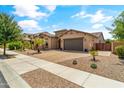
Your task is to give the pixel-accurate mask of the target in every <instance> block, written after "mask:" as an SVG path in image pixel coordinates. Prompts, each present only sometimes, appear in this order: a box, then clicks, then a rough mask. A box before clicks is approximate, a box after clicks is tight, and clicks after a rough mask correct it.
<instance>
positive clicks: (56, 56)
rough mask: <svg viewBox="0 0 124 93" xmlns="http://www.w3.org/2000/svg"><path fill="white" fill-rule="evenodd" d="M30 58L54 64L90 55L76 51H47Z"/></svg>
mask: <svg viewBox="0 0 124 93" xmlns="http://www.w3.org/2000/svg"><path fill="white" fill-rule="evenodd" d="M32 56H34V57H37V58H41V59H44V60H47V61H52V62H55V63H56V62H62V61H65V60H70V59H75V58H80V57H88V56H90V55H89V54H88V53H83V52H78V51H59V50H49V51H43V52H42V53H41V54H34V55H32Z"/></svg>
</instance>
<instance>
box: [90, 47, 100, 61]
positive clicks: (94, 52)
mask: <svg viewBox="0 0 124 93" xmlns="http://www.w3.org/2000/svg"><path fill="white" fill-rule="evenodd" d="M90 55H91V56H92V57H93V61H96V56H98V52H97V51H96V50H94V49H92V50H90Z"/></svg>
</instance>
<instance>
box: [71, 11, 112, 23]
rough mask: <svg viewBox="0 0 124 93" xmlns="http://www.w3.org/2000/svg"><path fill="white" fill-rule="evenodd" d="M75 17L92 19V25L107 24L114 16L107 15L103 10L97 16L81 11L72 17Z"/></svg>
mask: <svg viewBox="0 0 124 93" xmlns="http://www.w3.org/2000/svg"><path fill="white" fill-rule="evenodd" d="M74 17H80V18H90V21H91V23H105V22H107V21H110V20H111V19H112V16H107V15H105V14H104V13H103V11H102V10H98V11H96V13H95V14H88V13H85V12H84V11H81V12H79V13H77V14H75V15H73V16H72V18H74Z"/></svg>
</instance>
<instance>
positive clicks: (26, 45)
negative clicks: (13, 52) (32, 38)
mask: <svg viewBox="0 0 124 93" xmlns="http://www.w3.org/2000/svg"><path fill="white" fill-rule="evenodd" d="M22 44H23V48H24V49H25V48H26V49H31V44H30V42H28V41H23V43H22Z"/></svg>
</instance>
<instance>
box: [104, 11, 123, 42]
mask: <svg viewBox="0 0 124 93" xmlns="http://www.w3.org/2000/svg"><path fill="white" fill-rule="evenodd" d="M112 27H113V28H109V27H106V29H107V30H110V31H111V32H110V33H111V34H112V36H113V38H114V39H115V40H124V11H122V12H121V13H120V14H119V15H118V17H116V18H115V19H114V22H113V24H112Z"/></svg>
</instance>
